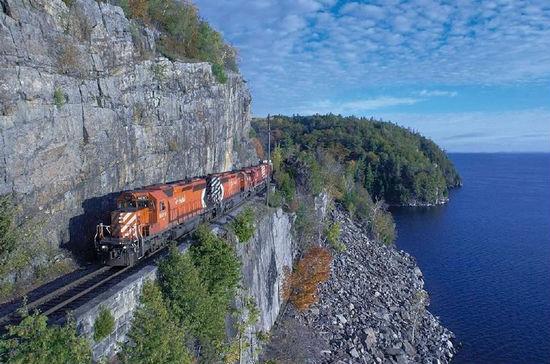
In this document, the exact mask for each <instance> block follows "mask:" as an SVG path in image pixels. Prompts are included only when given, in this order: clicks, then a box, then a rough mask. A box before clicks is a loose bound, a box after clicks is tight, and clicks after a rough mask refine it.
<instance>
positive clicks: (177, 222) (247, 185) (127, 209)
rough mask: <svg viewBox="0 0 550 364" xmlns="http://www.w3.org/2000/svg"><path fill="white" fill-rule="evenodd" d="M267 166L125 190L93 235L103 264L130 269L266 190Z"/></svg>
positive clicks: (270, 170)
mask: <svg viewBox="0 0 550 364" xmlns="http://www.w3.org/2000/svg"><path fill="white" fill-rule="evenodd" d="M271 173H272V166H271V164H270V163H269V161H261V162H260V163H259V164H258V165H255V166H250V167H247V168H243V169H240V170H236V171H228V172H222V173H214V174H210V175H207V176H203V177H197V178H192V179H187V180H180V181H174V182H170V183H163V184H155V185H151V186H146V187H143V188H139V189H135V190H131V191H124V192H122V193H121V194H120V195H119V196H118V197H117V199H116V206H117V208H116V210H114V211H112V212H111V223H110V225H105V224H103V223H99V224H98V225H97V226H96V232H95V236H94V244H95V249H96V252H97V255H98V258H99V260H100V261H101V263H102V264H105V265H109V266H132V265H134V264H136V263H137V262H138V261H139V260H140V259H142V258H144V257H146V256H148V255H151V254H152V253H154V252H156V251H158V250H160V249H161V248H163V247H164V246H165V245H166V244H167V243H168V242H169V241H173V240H176V239H178V238H181V237H182V236H183V235H185V234H187V233H189V232H190V231H192V230H194V229H195V228H196V227H197V226H198V225H199V224H200V223H203V222H207V221H211V220H212V219H215V218H217V217H219V216H221V215H223V214H224V213H225V212H227V211H228V210H231V209H232V208H234V207H235V206H238V205H239V204H241V203H242V202H243V201H244V200H246V199H249V198H250V197H251V196H253V195H256V194H257V193H258V192H260V191H262V190H264V189H265V188H266V186H267V183H268V181H269V179H270V178H271Z"/></svg>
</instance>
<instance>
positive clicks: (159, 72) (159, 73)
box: [151, 63, 166, 82]
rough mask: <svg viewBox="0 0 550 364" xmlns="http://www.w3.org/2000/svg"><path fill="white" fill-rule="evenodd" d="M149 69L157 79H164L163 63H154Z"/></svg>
mask: <svg viewBox="0 0 550 364" xmlns="http://www.w3.org/2000/svg"><path fill="white" fill-rule="evenodd" d="M151 71H153V75H154V77H155V79H156V80H157V81H160V82H162V81H165V80H166V65H165V64H159V63H155V64H153V65H152V66H151Z"/></svg>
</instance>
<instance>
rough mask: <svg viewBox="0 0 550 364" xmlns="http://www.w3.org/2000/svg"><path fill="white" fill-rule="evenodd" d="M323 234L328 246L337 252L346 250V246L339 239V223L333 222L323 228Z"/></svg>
mask: <svg viewBox="0 0 550 364" xmlns="http://www.w3.org/2000/svg"><path fill="white" fill-rule="evenodd" d="M325 235H326V236H327V241H328V242H329V244H330V246H332V248H333V249H334V250H336V251H337V252H343V251H345V250H346V246H345V245H344V244H343V243H342V242H341V241H340V223H338V222H333V223H332V224H330V225H329V226H328V227H327V228H326V229H325Z"/></svg>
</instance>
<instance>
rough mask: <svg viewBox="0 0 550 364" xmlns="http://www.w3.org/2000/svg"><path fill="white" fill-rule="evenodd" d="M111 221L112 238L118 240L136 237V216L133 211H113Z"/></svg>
mask: <svg viewBox="0 0 550 364" xmlns="http://www.w3.org/2000/svg"><path fill="white" fill-rule="evenodd" d="M111 221H112V224H111V225H112V227H113V236H115V237H117V238H120V239H133V238H135V237H136V226H137V214H136V212H135V211H114V212H113V216H111Z"/></svg>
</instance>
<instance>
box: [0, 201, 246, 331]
mask: <svg viewBox="0 0 550 364" xmlns="http://www.w3.org/2000/svg"><path fill="white" fill-rule="evenodd" d="M247 201H248V200H244V201H242V202H241V203H239V204H237V205H236V206H234V207H233V208H232V209H231V210H229V211H228V213H229V212H232V211H234V210H236V209H237V208H239V207H240V206H241V205H243V204H244V203H245V202H247ZM215 220H218V219H215ZM215 220H214V221H215ZM214 221H212V222H214ZM191 233H192V231H191V232H189V233H188V234H186V235H185V236H184V237H182V238H181V239H183V238H185V237H187V236H189V235H190V234H191ZM166 251H167V249H166V246H164V247H163V248H161V249H159V250H157V251H156V252H154V253H153V254H151V255H149V256H148V257H146V258H144V259H142V260H141V261H140V262H138V263H137V264H135V265H133V266H129V267H109V266H104V267H99V268H98V269H95V270H93V271H91V272H89V273H87V274H85V275H83V276H81V277H79V278H77V279H75V280H72V281H71V282H69V283H67V284H65V285H63V286H62V287H59V288H57V289H54V290H53V291H51V292H49V293H46V294H44V295H41V296H39V297H36V298H33V299H32V300H31V301H29V302H27V304H26V306H27V309H28V310H29V312H33V311H35V310H38V311H39V312H40V313H42V314H44V315H46V316H48V318H49V320H50V322H52V321H53V322H59V320H63V319H65V317H66V315H67V313H68V312H70V311H71V310H72V309H74V308H76V307H78V306H79V304H81V303H83V302H82V301H84V300H86V297H87V296H88V295H90V294H91V293H92V292H94V291H98V290H100V289H104V288H105V289H107V288H106V287H107V286H112V285H114V284H116V283H118V282H119V281H120V280H122V279H124V277H126V276H127V275H129V274H131V273H133V272H134V271H137V270H139V269H141V268H142V267H143V266H144V265H147V264H149V263H151V262H152V261H153V259H156V258H158V257H161V256H163V255H164V253H166ZM94 293H95V292H94ZM19 307H20V305H17V307H14V308H13V309H12V310H11V311H10V312H9V313H7V314H4V316H2V317H0V331H3V330H5V327H6V326H8V325H15V324H18V323H19V322H20V321H21V315H20V313H19V310H18V308H19Z"/></svg>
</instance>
